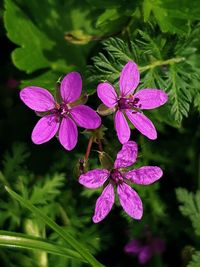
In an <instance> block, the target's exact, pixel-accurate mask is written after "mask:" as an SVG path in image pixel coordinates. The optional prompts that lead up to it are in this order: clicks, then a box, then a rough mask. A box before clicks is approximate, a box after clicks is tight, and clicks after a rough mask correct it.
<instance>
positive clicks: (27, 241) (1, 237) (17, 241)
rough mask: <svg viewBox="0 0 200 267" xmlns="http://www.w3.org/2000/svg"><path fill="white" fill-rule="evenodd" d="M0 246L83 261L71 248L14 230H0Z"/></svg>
mask: <svg viewBox="0 0 200 267" xmlns="http://www.w3.org/2000/svg"><path fill="white" fill-rule="evenodd" d="M0 246H1V247H10V248H13V247H16V248H21V249H28V250H40V251H41V250H42V251H45V252H47V253H51V254H54V255H58V256H63V257H67V258H71V259H77V260H79V261H83V262H85V261H84V260H83V258H82V257H81V256H80V254H79V253H77V252H75V251H73V250H71V249H67V248H65V247H63V246H61V245H59V244H55V243H53V242H50V241H48V240H46V239H42V238H37V237H33V236H29V235H25V234H19V233H15V232H9V231H0Z"/></svg>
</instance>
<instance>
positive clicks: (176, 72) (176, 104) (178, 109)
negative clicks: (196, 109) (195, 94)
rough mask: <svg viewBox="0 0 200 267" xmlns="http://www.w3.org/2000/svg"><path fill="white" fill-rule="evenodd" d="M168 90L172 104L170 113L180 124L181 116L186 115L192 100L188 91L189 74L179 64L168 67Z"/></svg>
mask: <svg viewBox="0 0 200 267" xmlns="http://www.w3.org/2000/svg"><path fill="white" fill-rule="evenodd" d="M167 75H168V92H169V97H170V102H171V104H172V108H171V113H172V114H174V116H175V120H176V121H177V122H178V123H179V124H180V123H181V121H182V119H183V116H185V117H187V116H188V112H189V109H190V103H191V101H192V95H191V91H190V84H191V83H192V81H191V76H190V74H189V75H188V74H187V73H186V72H185V70H184V69H182V68H181V66H178V65H175V64H172V65H170V67H169V71H168V73H167Z"/></svg>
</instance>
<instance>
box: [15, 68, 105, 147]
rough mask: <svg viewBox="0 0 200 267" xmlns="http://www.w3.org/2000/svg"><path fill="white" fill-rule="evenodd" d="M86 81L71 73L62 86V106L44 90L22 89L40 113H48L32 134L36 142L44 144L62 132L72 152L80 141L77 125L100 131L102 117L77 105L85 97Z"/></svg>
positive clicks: (27, 101)
mask: <svg viewBox="0 0 200 267" xmlns="http://www.w3.org/2000/svg"><path fill="white" fill-rule="evenodd" d="M81 90H82V79H81V76H80V74H79V73H78V72H71V73H69V74H67V75H66V76H65V77H64V78H63V80H62V81H61V84H60V92H59V93H60V98H61V101H60V103H58V102H56V100H55V99H54V97H53V96H52V95H51V94H50V93H49V92H48V91H47V90H46V89H44V88H40V87H36V86H29V87H26V88H24V89H23V90H21V92H20V98H21V100H22V101H23V102H24V103H25V104H26V105H27V106H28V107H29V108H31V109H33V110H35V111H36V112H44V116H43V117H42V118H41V119H40V120H39V121H38V123H37V124H36V126H35V127H34V129H33V132H32V141H33V142H34V143H35V144H42V143H45V142H47V141H49V140H50V139H51V138H52V137H54V136H55V134H56V133H57V132H58V138H59V141H60V143H61V144H62V145H63V147H64V148H65V149H67V150H72V149H73V148H74V147H75V146H76V144H77V140H78V130H77V125H78V126H80V127H83V128H86V129H96V128H98V127H99V126H100V124H101V118H100V117H99V115H98V114H97V113H96V112H95V111H94V110H93V109H91V108H90V107H88V106H86V105H81V104H79V105H76V103H75V101H76V100H77V99H78V98H79V97H80V96H81Z"/></svg>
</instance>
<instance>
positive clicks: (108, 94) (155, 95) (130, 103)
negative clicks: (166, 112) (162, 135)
mask: <svg viewBox="0 0 200 267" xmlns="http://www.w3.org/2000/svg"><path fill="white" fill-rule="evenodd" d="M139 82H140V73H139V70H138V66H137V64H136V63H135V62H133V61H129V62H128V63H127V64H126V65H125V66H124V67H123V69H122V72H121V74H120V79H119V88H120V92H119V94H118V93H117V92H116V90H115V88H114V87H113V86H112V85H111V84H110V83H108V82H103V83H100V84H99V85H98V87H97V94H98V96H99V98H100V99H101V101H102V102H103V104H104V105H105V106H106V107H108V108H109V109H110V110H111V111H112V110H113V112H115V116H114V124H115V129H116V132H117V136H118V139H119V141H120V142H121V143H122V144H124V143H126V142H127V141H128V140H129V139H130V134H131V132H130V128H129V125H128V122H127V119H126V117H127V118H128V119H129V120H130V122H131V123H132V124H133V125H134V126H135V128H136V129H138V130H139V131H140V132H141V133H142V134H143V135H145V136H147V137H148V138H149V139H151V140H154V139H156V138H157V132H156V129H155V126H154V125H153V123H152V122H151V120H150V119H148V118H147V117H146V116H145V115H144V114H143V112H142V111H143V110H146V109H154V108H157V107H160V106H162V105H164V104H165V103H166V102H167V99H168V96H167V94H166V93H165V92H164V91H163V90H160V89H152V88H146V89H141V90H139V91H137V92H136V93H134V94H133V92H134V91H135V89H136V88H137V87H138V85H139ZM100 113H101V112H100Z"/></svg>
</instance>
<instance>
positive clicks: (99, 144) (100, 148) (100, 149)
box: [98, 138, 103, 152]
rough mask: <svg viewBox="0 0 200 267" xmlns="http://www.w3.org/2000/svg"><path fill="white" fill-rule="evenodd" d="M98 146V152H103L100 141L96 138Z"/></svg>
mask: <svg viewBox="0 0 200 267" xmlns="http://www.w3.org/2000/svg"><path fill="white" fill-rule="evenodd" d="M98 146H99V151H100V152H103V146H102V143H101V139H100V138H98Z"/></svg>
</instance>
